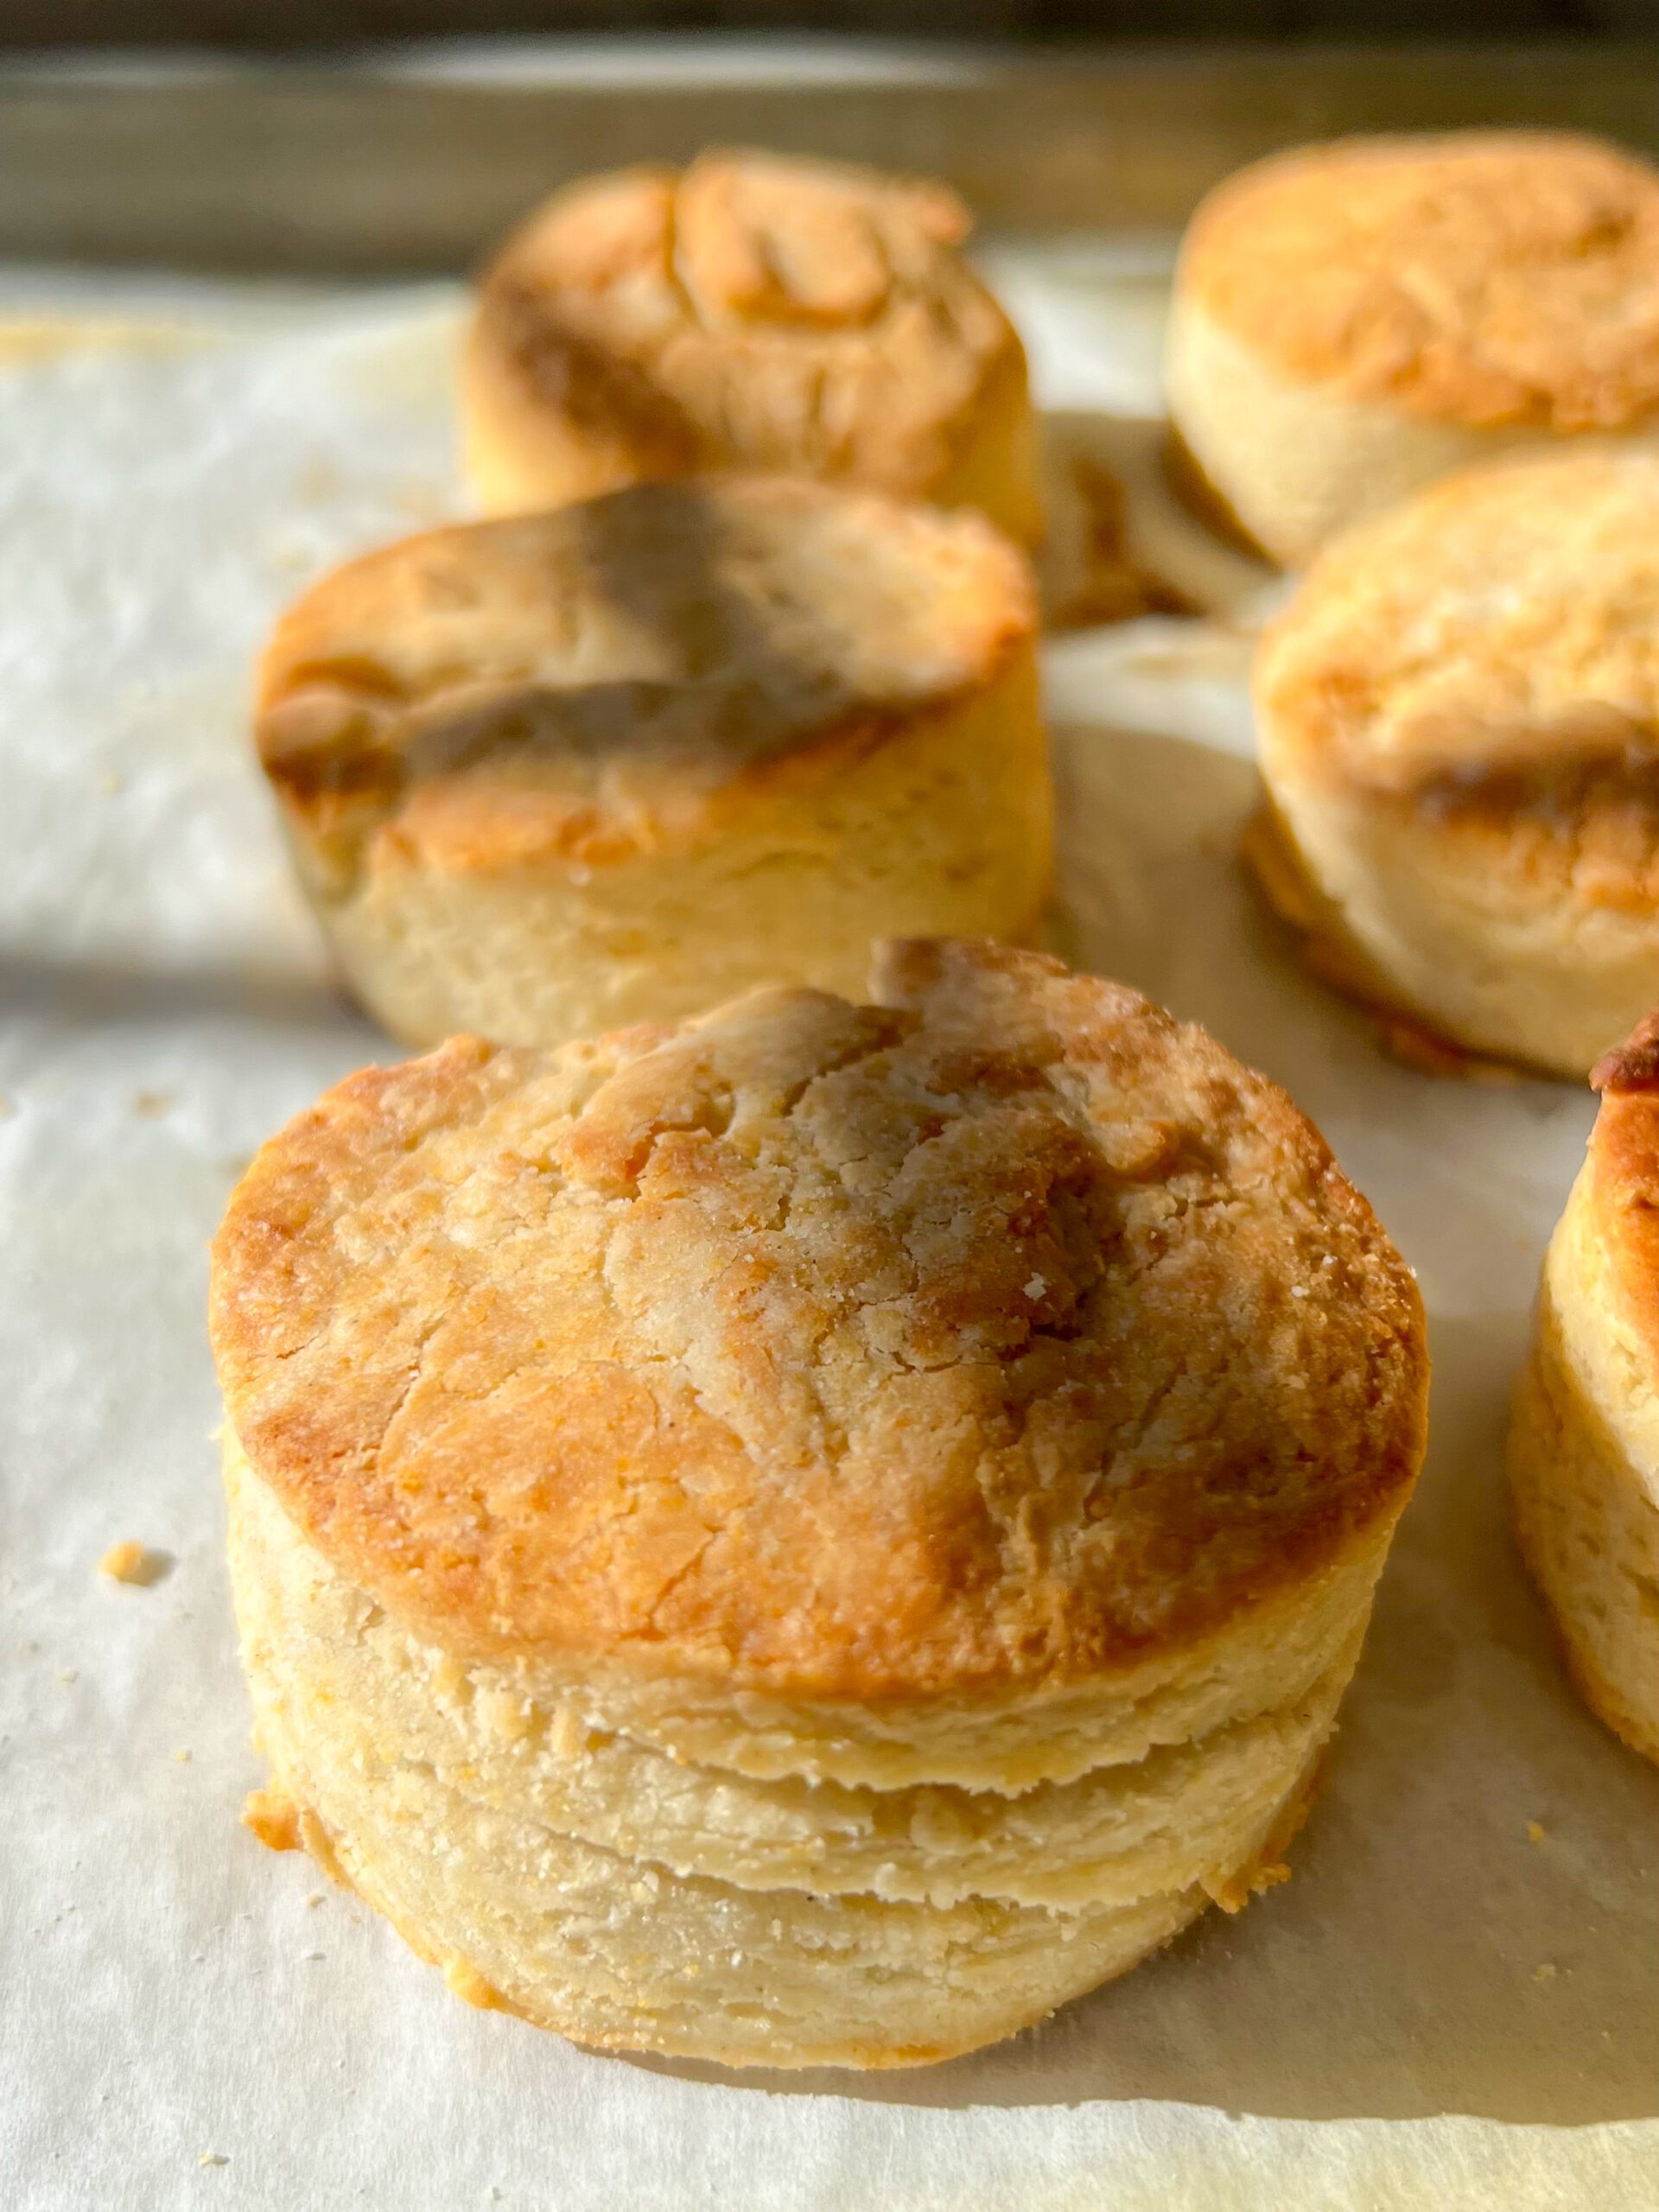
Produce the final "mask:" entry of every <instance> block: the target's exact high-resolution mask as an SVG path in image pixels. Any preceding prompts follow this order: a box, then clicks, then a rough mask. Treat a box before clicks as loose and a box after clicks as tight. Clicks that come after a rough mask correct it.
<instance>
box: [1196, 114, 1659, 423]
mask: <svg viewBox="0 0 1659 2212" xmlns="http://www.w3.org/2000/svg"><path fill="white" fill-rule="evenodd" d="M1180 282H1181V285H1182V288H1183V289H1184V290H1185V293H1186V295H1187V296H1188V297H1189V298H1191V299H1192V301H1193V302H1194V303H1195V304H1196V305H1198V307H1200V308H1203V309H1204V310H1205V312H1206V313H1208V314H1209V315H1211V316H1212V317H1213V318H1214V319H1215V320H1216V321H1218V322H1220V323H1222V324H1224V326H1225V327H1227V328H1228V329H1230V331H1232V332H1234V333H1235V334H1236V335H1237V336H1238V337H1240V338H1241V339H1243V340H1244V341H1245V342H1246V343H1247V344H1248V345H1249V346H1250V347H1251V348H1252V349H1253V350H1254V351H1255V352H1257V353H1262V354H1264V355H1265V356H1266V357H1267V358H1268V359H1269V360H1270V361H1272V362H1273V363H1274V364H1275V365H1277V366H1278V367H1279V368H1280V369H1281V370H1282V371H1283V372H1286V373H1287V374H1288V375H1290V376H1292V377H1294V378H1306V379H1307V380H1308V381H1310V382H1313V383H1317V384H1320V385H1330V386H1332V387H1334V389H1335V390H1336V391H1338V392H1340V393H1342V394H1343V395H1344V396H1345V397H1349V398H1353V399H1365V400H1378V401H1386V402H1389V403H1391V404H1394V405H1395V406H1398V407H1401V408H1403V409H1405V410H1407V411H1408V412H1409V413H1411V414H1414V415H1419V416H1427V417H1431V418H1434V419H1437V420H1442V421H1447V422H1455V423H1470V424H1475V425H1491V426H1497V425H1514V426H1519V425H1528V424H1530V425H1534V426H1536V427H1537V428H1539V429H1550V430H1557V431H1575V430H1614V429H1626V428H1628V427H1629V426H1630V425H1631V424H1633V423H1639V422H1641V421H1643V420H1644V419H1645V418H1646V417H1647V416H1650V415H1652V414H1653V413H1654V412H1655V411H1656V410H1659V172H1656V170H1654V169H1653V168H1650V167H1649V165H1648V164H1647V163H1646V162H1640V161H1637V160H1636V159H1635V158H1634V157H1633V156H1630V155H1628V154H1625V153H1622V152H1620V151H1619V150H1618V149H1617V148H1616V147H1613V146H1609V145H1604V144H1602V143H1600V142H1599V141H1598V140H1596V139H1592V138H1580V137H1570V136H1567V135H1557V134H1554V133H1550V132H1545V131H1538V132H1524V131H1496V130H1491V131H1489V130H1471V131H1464V132H1459V133H1456V134H1453V135H1452V136H1448V137H1415V138H1414V137H1397V138H1353V139H1345V140H1338V141H1336V142H1335V143H1332V144H1329V145H1323V146H1310V147H1308V148H1306V149H1304V150H1302V151H1300V152H1299V153H1294V154H1287V155H1283V156H1278V157H1276V158H1274V159H1273V160H1270V161H1266V162H1257V163H1256V164H1255V165H1254V166H1253V167H1252V168H1247V169H1243V170H1241V171H1240V173H1239V174H1238V175H1236V176H1234V177H1230V178H1229V179H1228V181H1226V182H1225V183H1224V184H1223V185H1222V186H1220V187H1219V188H1217V190H1216V191H1215V192H1213V193H1212V194H1211V195H1210V197H1209V198H1208V199H1207V200H1205V202H1204V204H1203V205H1202V207H1200V208H1199V209H1198V213H1197V214H1196V215H1195V216H1194V217H1193V219H1192V226H1191V227H1190V229H1189V231H1188V232H1187V237H1186V240H1185V245H1184V247H1183V250H1182V261H1181V277H1180Z"/></svg>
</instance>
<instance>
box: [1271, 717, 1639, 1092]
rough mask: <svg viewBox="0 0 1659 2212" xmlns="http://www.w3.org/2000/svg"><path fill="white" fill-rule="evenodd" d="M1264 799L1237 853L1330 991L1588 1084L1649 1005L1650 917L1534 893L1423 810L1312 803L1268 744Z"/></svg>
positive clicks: (1393, 800)
mask: <svg viewBox="0 0 1659 2212" xmlns="http://www.w3.org/2000/svg"><path fill="white" fill-rule="evenodd" d="M1262 755H1263V758H1262V766H1263V773H1264V775H1265V777H1266V779H1267V783H1268V792H1269V795H1270V797H1271V799H1272V802H1273V804H1272V809H1271V811H1270V813H1269V814H1268V817H1267V820H1266V823H1265V824H1264V825H1261V826H1258V829H1256V831H1255V833H1254V834H1253V836H1252V838H1251V840H1250V842H1249V845H1248V847H1247V852H1248V855H1249V858H1250V860H1251V861H1252V863H1253V865H1254V866H1255V870H1256V873H1257V874H1258V876H1259V877H1260V878H1261V879H1262V885H1263V888H1264V889H1265V891H1266V893H1267V894H1268V899H1269V901H1270V903H1271V904H1272V905H1273V906H1274V907H1275V908H1276V909H1277V910H1278V911H1279V912H1281V914H1282V915H1284V916H1285V918H1287V919H1288V920H1289V921H1291V922H1292V923H1293V925H1294V926H1296V927H1298V928H1300V929H1301V930H1303V931H1306V933H1307V934H1308V935H1309V936H1310V937H1311V938H1314V939H1315V940H1317V941H1318V942H1319V943H1320V944H1322V945H1323V946H1324V947H1325V949H1326V950H1327V951H1329V952H1331V953H1333V954H1335V955H1336V956H1337V957H1335V958H1332V959H1327V960H1326V961H1325V962H1324V963H1323V966H1322V972H1324V973H1325V976H1326V979H1327V980H1328V981H1332V982H1337V983H1338V986H1339V987H1340V988H1346V989H1348V990H1349V991H1350V992H1351V995H1354V996H1357V997H1358V998H1361V999H1363V1000H1365V1001H1369V1002H1370V1003H1371V1004H1374V1005H1377V1004H1380V1005H1383V1006H1391V1007H1395V1008H1397V1009H1399V1010H1400V1011H1402V1012H1403V1013H1405V1014H1408V1015H1410V1016H1412V1017H1414V1018H1415V1019H1416V1020H1419V1021H1421V1023H1422V1024H1423V1025H1424V1026H1425V1027H1427V1029H1428V1030H1430V1031H1432V1032H1433V1033H1435V1034H1437V1035H1439V1036H1440V1037H1442V1038H1445V1039H1449V1040H1450V1041H1451V1042H1452V1043H1453V1044H1456V1045H1458V1046H1462V1047H1463V1048H1464V1049H1465V1050H1466V1051H1469V1052H1475V1053H1479V1054H1482V1055H1485V1056H1487V1057H1490V1058H1494V1059H1500V1060H1506V1061H1510V1062H1511V1063H1515V1064H1517V1065H1521V1066H1522V1067H1527V1068H1535V1069H1538V1070H1541V1071H1543V1072H1545V1073H1547V1074H1549V1075H1556V1076H1567V1077H1583V1076H1585V1075H1586V1074H1587V1073H1588V1071H1589V1070H1590V1069H1591V1067H1592V1065H1594V1063H1595V1062H1596V1060H1597V1059H1599V1058H1600V1056H1601V1054H1602V1053H1603V1052H1606V1051H1607V1050H1608V1049H1609V1048H1610V1047H1611V1046H1613V1045H1615V1044H1617V1043H1618V1040H1619V1039H1620V1038H1622V1037H1624V1036H1627V1035H1628V1034H1629V1033H1630V1030H1631V1029H1632V1028H1633V1027H1634V1026H1635V1025H1636V1023H1637V1021H1638V1020H1640V1019H1641V1017H1642V1015H1643V1014H1644V1013H1645V1012H1646V1011H1647V1009H1648V1007H1649V1006H1650V1005H1651V1004H1652V1002H1653V998H1654V995H1655V989H1656V979H1659V915H1654V914H1650V913H1643V912H1631V911H1628V910H1626V909H1624V908H1621V907H1618V906H1612V905H1609V904H1605V903H1598V902H1596V901H1595V900H1594V899H1592V898H1591V897H1586V896H1584V895H1581V894H1580V893H1579V892H1578V891H1577V890H1576V889H1574V888H1567V889H1566V890H1564V892H1563V893H1562V894H1561V895H1560V896H1554V897H1552V896H1550V895H1549V894H1548V893H1547V892H1545V893H1541V892H1540V890H1539V888H1538V887H1536V886H1535V884H1533V883H1532V882H1531V881H1530V880H1529V877H1528V875H1527V874H1526V873H1525V872H1524V871H1523V870H1522V869H1519V868H1516V869H1510V870H1500V869H1495V868H1492V867H1491V865H1490V864H1483V858H1484V855H1483V849H1482V848H1481V847H1480V846H1479V845H1478V844H1476V843H1474V842H1471V841H1469V840H1465V839H1460V838H1459V837H1458V836H1456V835H1455V834H1454V833H1453V832H1452V829H1449V828H1448V827H1447V826H1446V825H1445V824H1443V823H1441V822H1440V821H1439V820H1437V819H1436V817H1435V815H1434V813H1433V810H1432V809H1430V808H1427V807H1424V806H1419V805H1414V804H1412V802H1411V801H1410V800H1409V799H1408V798H1401V797H1398V796H1396V795H1395V794H1392V793H1358V792H1356V793H1353V794H1340V793H1337V792H1334V791H1314V790H1313V789H1310V788H1307V787H1306V786H1305V785H1302V784H1300V783H1299V782H1294V781H1293V780H1292V779H1289V778H1287V776H1286V775H1285V774H1284V772H1283V771H1282V769H1281V767H1280V766H1279V765H1278V763H1277V762H1276V760H1275V758H1274V737H1273V732H1272V729H1271V727H1270V726H1265V727H1264V728H1263V731H1262Z"/></svg>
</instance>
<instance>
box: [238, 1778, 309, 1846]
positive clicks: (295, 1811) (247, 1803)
mask: <svg viewBox="0 0 1659 2212" xmlns="http://www.w3.org/2000/svg"><path fill="white" fill-rule="evenodd" d="M242 1825H243V1827H245V1828H247V1829H249V1830H251V1833H252V1834H255V1835H257V1837H258V1839H259V1840H260V1842H261V1843H263V1844H264V1847H265V1849H266V1850H267V1851H297V1850H298V1849H299V1847H300V1813H299V1808H298V1806H296V1804H295V1802H294V1800H293V1799H292V1798H291V1797H289V1796H284V1795H283V1792H282V1791H281V1790H280V1789H250V1790H249V1792H248V1794H247V1796H246V1798H245V1800H244V1802H243V1806H242Z"/></svg>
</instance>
